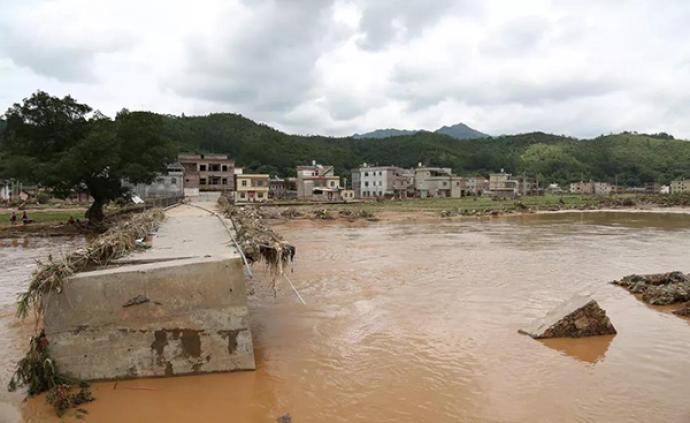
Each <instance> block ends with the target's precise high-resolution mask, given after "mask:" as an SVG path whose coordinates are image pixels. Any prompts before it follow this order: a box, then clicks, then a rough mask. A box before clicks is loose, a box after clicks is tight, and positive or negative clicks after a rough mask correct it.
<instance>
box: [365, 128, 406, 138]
mask: <svg viewBox="0 0 690 423" xmlns="http://www.w3.org/2000/svg"><path fill="white" fill-rule="evenodd" d="M417 132H419V130H416V129H395V128H386V129H376V130H374V131H371V132H366V133H364V134H354V135H353V136H352V138H390V137H399V136H404V135H414V134H416V133H417Z"/></svg>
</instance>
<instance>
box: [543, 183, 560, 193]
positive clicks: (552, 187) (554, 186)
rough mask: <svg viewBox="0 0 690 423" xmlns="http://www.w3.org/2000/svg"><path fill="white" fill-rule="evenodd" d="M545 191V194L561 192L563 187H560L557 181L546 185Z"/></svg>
mask: <svg viewBox="0 0 690 423" xmlns="http://www.w3.org/2000/svg"><path fill="white" fill-rule="evenodd" d="M545 192H546V193H547V194H563V192H564V191H563V189H561V186H560V185H558V184H557V183H553V184H549V185H548V186H547V187H546V189H545Z"/></svg>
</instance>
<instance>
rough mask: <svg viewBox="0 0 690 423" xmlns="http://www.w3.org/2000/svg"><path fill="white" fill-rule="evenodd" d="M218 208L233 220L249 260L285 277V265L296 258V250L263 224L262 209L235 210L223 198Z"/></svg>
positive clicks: (237, 208) (237, 207) (241, 245)
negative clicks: (260, 263)
mask: <svg viewBox="0 0 690 423" xmlns="http://www.w3.org/2000/svg"><path fill="white" fill-rule="evenodd" d="M219 206H220V208H221V210H222V212H223V214H224V215H225V216H226V217H228V218H230V219H232V222H233V225H234V228H235V232H236V235H237V242H238V244H239V246H240V248H241V249H242V252H243V253H244V255H245V256H246V257H247V259H248V260H250V261H251V262H259V261H264V262H265V263H266V264H267V265H268V267H269V269H270V270H272V271H273V272H274V273H282V268H283V265H285V264H288V263H290V262H292V260H293V259H294V258H295V253H296V250H295V247H294V246H293V245H291V244H289V243H288V242H286V241H285V240H283V238H282V237H281V236H280V235H278V234H277V233H275V232H274V231H273V230H272V229H271V228H269V227H268V226H266V225H264V224H263V222H262V220H263V218H264V214H263V213H262V211H261V209H260V208H259V207H252V206H234V205H232V204H230V203H229V202H228V201H227V199H225V198H224V197H221V199H220V200H219Z"/></svg>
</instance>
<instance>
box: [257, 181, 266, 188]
mask: <svg viewBox="0 0 690 423" xmlns="http://www.w3.org/2000/svg"><path fill="white" fill-rule="evenodd" d="M256 186H257V187H262V186H264V181H262V180H258V181H256Z"/></svg>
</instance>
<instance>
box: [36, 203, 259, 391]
mask: <svg viewBox="0 0 690 423" xmlns="http://www.w3.org/2000/svg"><path fill="white" fill-rule="evenodd" d="M44 320H45V323H44V326H45V331H46V336H47V337H48V340H49V342H50V345H49V348H50V353H51V355H52V356H53V358H54V359H55V361H56V363H57V365H58V366H59V368H60V371H61V372H63V373H65V374H66V375H68V376H72V377H77V378H80V379H85V380H97V379H116V378H129V377H144V376H170V375H181V374H193V373H205V372H218V371H231V370H246V369H254V368H255V364H254V351H253V346H252V336H251V331H250V328H249V322H248V310H247V304H246V289H245V283H244V275H243V270H242V262H241V258H240V256H239V254H238V252H237V251H236V250H235V249H234V248H233V246H232V244H231V239H230V237H229V236H228V234H227V232H226V229H225V228H224V226H223V225H222V224H221V223H220V221H218V219H217V218H216V217H214V216H212V215H210V214H208V213H207V212H204V211H203V210H200V209H197V208H194V207H191V206H179V207H177V208H174V209H172V210H169V211H168V212H167V213H166V220H165V221H164V222H163V224H162V225H161V227H160V229H159V231H158V233H157V234H156V236H154V238H153V240H152V248H151V249H149V250H147V251H145V252H143V253H135V254H132V255H130V256H128V257H126V258H124V259H122V260H120V261H119V264H118V265H116V266H114V267H111V268H107V269H101V270H96V271H92V272H84V273H80V274H77V275H75V276H73V277H72V278H70V279H69V280H68V281H66V283H65V284H64V288H63V290H62V292H61V293H60V294H52V295H50V297H49V298H48V301H47V306H46V310H45V319H44Z"/></svg>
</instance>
